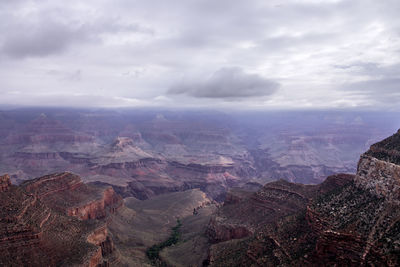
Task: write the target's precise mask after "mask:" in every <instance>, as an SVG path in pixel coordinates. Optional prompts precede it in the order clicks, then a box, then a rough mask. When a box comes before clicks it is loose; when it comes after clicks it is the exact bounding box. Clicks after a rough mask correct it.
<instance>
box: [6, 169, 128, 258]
mask: <svg viewBox="0 0 400 267" xmlns="http://www.w3.org/2000/svg"><path fill="white" fill-rule="evenodd" d="M0 180H1V185H2V186H1V188H2V190H1V192H0V198H1V201H0V203H1V204H0V205H1V209H0V211H1V216H0V231H1V232H0V255H1V257H0V265H2V266H109V265H110V264H112V265H114V264H117V263H118V262H119V259H118V253H117V252H116V251H115V249H114V244H113V241H112V238H111V236H110V234H109V232H108V227H107V221H106V220H100V218H103V219H105V217H106V214H109V213H113V212H115V211H116V209H118V208H119V207H120V206H121V205H122V199H121V198H120V197H118V196H117V195H115V193H114V192H113V190H112V188H94V187H90V186H88V185H85V184H83V183H82V181H81V179H80V178H79V177H78V176H76V175H73V174H71V173H59V174H54V175H48V176H45V177H41V178H37V179H33V180H30V181H28V182H26V183H24V184H22V185H20V186H15V185H11V184H10V181H9V176H8V175H5V176H2V177H0Z"/></svg>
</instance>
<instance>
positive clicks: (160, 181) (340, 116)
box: [0, 109, 398, 201]
mask: <svg viewBox="0 0 400 267" xmlns="http://www.w3.org/2000/svg"><path fill="white" fill-rule="evenodd" d="M374 116H375V117H374ZM397 117H398V116H396V114H392V113H388V114H378V115H373V116H372V115H371V114H368V113H365V114H363V113H360V114H357V113H355V114H353V113H345V112H344V113H340V112H338V113H332V112H314V113H313V112H305V113H297V112H296V113H291V112H286V113H285V112H281V113H274V112H264V113H262V112H260V113H244V114H228V113H223V112H211V111H186V112H183V111H168V110H164V111H163V110H160V111H157V110H153V111H146V110H116V111H114V110H100V111H91V110H74V109H65V110H64V109H16V110H10V111H1V112H0V173H8V174H9V175H10V178H11V180H12V181H13V183H15V184H19V183H22V182H23V181H24V180H29V179H32V178H35V177H39V176H44V175H47V174H51V173H54V172H63V171H70V172H73V173H76V174H78V175H80V176H81V177H82V179H83V180H84V182H94V183H97V184H98V185H100V184H103V185H111V186H112V187H113V189H114V190H115V191H116V192H117V193H118V194H120V195H121V196H123V197H131V196H132V197H135V198H138V199H142V200H144V199H148V198H151V197H154V196H156V195H159V194H164V193H168V192H176V191H182V190H187V189H192V188H199V189H200V190H202V191H203V192H205V193H206V194H207V195H208V197H210V198H212V199H215V200H217V201H223V200H224V198H225V195H226V193H227V191H228V190H229V189H230V188H232V187H238V186H239V187H243V186H245V185H246V184H247V183H252V184H258V185H259V186H262V185H264V184H265V183H267V182H271V181H274V180H277V179H285V180H287V181H291V182H298V183H304V184H318V183H321V182H322V181H323V180H324V179H325V177H327V176H329V175H332V174H335V173H355V171H356V163H357V160H358V156H359V155H360V154H361V153H362V152H363V151H365V150H366V149H368V147H369V146H370V145H371V144H372V143H374V142H375V141H378V140H380V139H382V138H383V137H385V136H387V135H389V134H390V133H392V132H393V130H394V125H396V119H395V118H397ZM388 121H389V122H391V123H388Z"/></svg>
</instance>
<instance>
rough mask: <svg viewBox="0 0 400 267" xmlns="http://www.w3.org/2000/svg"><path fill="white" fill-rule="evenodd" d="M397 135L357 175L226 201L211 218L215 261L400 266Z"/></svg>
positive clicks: (271, 187)
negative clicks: (316, 184) (245, 230)
mask: <svg viewBox="0 0 400 267" xmlns="http://www.w3.org/2000/svg"><path fill="white" fill-rule="evenodd" d="M399 140H400V132H398V133H397V134H395V135H394V136H392V137H390V138H388V139H386V140H384V141H382V142H380V143H377V144H375V145H373V146H371V149H370V150H369V151H367V152H366V153H365V154H363V155H362V156H361V158H360V161H359V164H358V170H357V174H356V175H355V176H350V175H335V176H331V177H328V178H327V180H326V181H325V182H324V183H322V184H321V185H318V186H304V185H296V184H291V183H284V182H282V181H279V182H275V183H270V184H267V185H266V186H264V187H263V188H262V189H261V190H260V191H259V192H257V193H256V194H253V195H250V196H249V197H244V198H243V197H242V198H241V199H239V200H238V199H237V198H234V201H230V202H228V203H226V205H225V206H224V207H222V208H221V209H220V210H219V211H218V213H217V214H216V215H215V218H214V219H213V220H211V223H210V225H209V230H208V234H209V239H210V241H211V242H216V244H214V245H213V246H212V247H211V249H210V255H209V260H210V264H211V265H212V266H227V265H229V266H250V265H257V266H258V265H260V266H293V265H296V266H306V265H307V266H364V265H365V266H398V265H399V264H400V256H399V255H400V232H399V229H400V211H399V210H400V209H399V208H400V206H399V205H400V204H399V190H398V189H399V186H398V185H399V177H400V176H399V168H400V167H399V165H398V161H397V160H398V158H397V157H398V155H399V154H398V152H399V151H400V142H399ZM235 210H236V211H237V213H235V212H234V211H235ZM246 211H247V213H246ZM253 211H254V212H253ZM242 214H243V215H242ZM228 226H229V227H230V228H229V227H228ZM243 228H246V229H247V232H246V234H243V233H244V231H243ZM227 229H228V230H227ZM250 230H251V231H250Z"/></svg>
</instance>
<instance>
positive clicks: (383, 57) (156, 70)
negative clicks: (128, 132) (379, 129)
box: [0, 0, 400, 108]
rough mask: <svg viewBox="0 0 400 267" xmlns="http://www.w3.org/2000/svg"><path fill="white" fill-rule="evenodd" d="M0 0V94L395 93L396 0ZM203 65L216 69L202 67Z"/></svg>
mask: <svg viewBox="0 0 400 267" xmlns="http://www.w3.org/2000/svg"><path fill="white" fill-rule="evenodd" d="M0 7H1V8H0V84H1V85H0V94H1V95H3V97H2V98H1V99H0V104H1V103H3V102H7V101H8V102H10V100H11V99H12V101H16V102H20V103H24V104H27V103H29V102H31V103H32V104H43V103H46V101H47V99H46V97H45V96H46V95H47V94H51V95H52V97H53V99H55V100H56V99H60V101H59V102H60V103H55V105H57V104H63V103H62V102H63V101H62V99H64V98H65V96H66V95H71V96H76V95H80V94H84V95H85V96H87V98H82V99H90V96H91V95H93V96H98V97H99V98H102V99H103V98H104V99H106V98H108V97H114V100H115V105H118V101H119V100H121V99H125V100H121V103H122V102H123V103H124V105H127V104H130V103H138V102H137V101H131V100H127V99H136V100H138V101H139V102H140V101H144V102H141V103H146V104H148V103H149V101H150V100H151V101H150V102H154V101H155V100H153V99H158V100H157V101H159V102H160V105H161V104H164V103H166V105H167V104H168V105H172V106H180V105H186V106H191V105H216V106H221V105H229V104H230V105H232V106H234V105H235V103H232V101H231V100H243V101H242V102H241V105H243V106H246V105H247V106H249V107H253V106H256V105H257V106H260V107H262V106H263V105H264V106H265V107H267V108H269V107H271V106H272V107H276V108H279V107H281V108H287V107H289V108H297V107H300V108H309V107H310V108H313V107H324V108H330V107H332V108H334V107H338V106H340V107H342V106H346V107H347V106H351V107H357V106H363V107H364V106H366V105H370V106H372V107H377V108H386V106H387V105H391V106H393V107H395V106H396V101H399V98H397V95H398V93H397V91H396V90H397V86H396V84H397V82H398V79H399V78H400V57H399V47H400V35H399V29H400V17H399V16H398V13H399V12H398V11H399V8H400V2H399V1H398V0H385V1H376V0H352V1H345V0H302V1H298V0H285V1H283V0H271V1H264V0H237V1H231V0H220V1H215V0H202V1H180V0H170V1H159V0H147V1H132V0H113V1H111V0H102V1H98V0H87V1H78V0H70V1H68V5H65V3H63V2H61V1H41V0H16V1H0ZM166 10H167V11H168V12H166ZM224 66H237V67H238V69H231V68H224ZM210 69H212V70H219V71H217V72H215V73H214V74H213V75H211V76H210V77H208V76H207V75H205V73H208V74H209V71H210ZM51 70H55V71H56V72H57V73H58V74H55V73H53V75H49V74H51ZM142 70H145V71H142ZM49 71H50V73H49ZM246 71H249V72H251V73H252V74H247V73H245V72H246ZM266 74H267V76H266V77H268V78H269V79H270V80H269V79H265V78H263V77H264V75H266ZM182 76H184V77H186V79H185V80H183V81H182V82H180V83H175V84H174V82H176V81H178V80H179V79H180V77H182ZM191 77H197V78H195V79H192V78H191ZM78 81H79V82H78ZM276 81H279V84H277V82H276ZM171 84H174V85H173V86H171V87H168V86H169V85H171ZM278 87H279V90H278ZM4 95H8V97H9V100H6V98H5V97H4ZM58 95H59V96H60V97H57V96H58ZM17 96H18V97H17ZM22 96H29V98H27V99H21V98H22ZM41 99H42V100H41ZM161 100H162V101H161ZM146 101H147V102H146ZM83 102H84V100H82V101H81V102H79V103H83ZM69 103H73V101H71V102H69ZM102 103H103V102H100V101H99V102H96V105H103V104H102ZM16 104H18V103H16ZM64 104H65V103H64ZM236 104H237V103H236ZM121 105H122V104H121ZM397 106H398V104H397Z"/></svg>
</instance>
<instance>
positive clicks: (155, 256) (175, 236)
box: [146, 219, 182, 263]
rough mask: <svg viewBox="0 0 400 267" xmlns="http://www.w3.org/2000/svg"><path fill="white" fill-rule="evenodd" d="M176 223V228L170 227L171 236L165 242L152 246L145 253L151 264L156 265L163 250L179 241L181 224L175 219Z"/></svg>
mask: <svg viewBox="0 0 400 267" xmlns="http://www.w3.org/2000/svg"><path fill="white" fill-rule="evenodd" d="M176 223H177V224H176V226H174V227H172V234H171V236H170V237H169V238H168V239H167V240H165V241H164V242H162V243H160V244H156V245H153V246H152V247H150V248H149V249H148V250H147V251H146V255H147V257H148V258H149V259H150V260H151V261H152V262H153V263H156V262H157V261H158V260H159V254H160V251H161V250H162V249H163V248H166V247H169V246H172V245H174V244H176V243H178V241H179V240H180V238H181V233H180V228H181V226H182V222H181V221H180V220H179V219H177V220H176Z"/></svg>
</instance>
